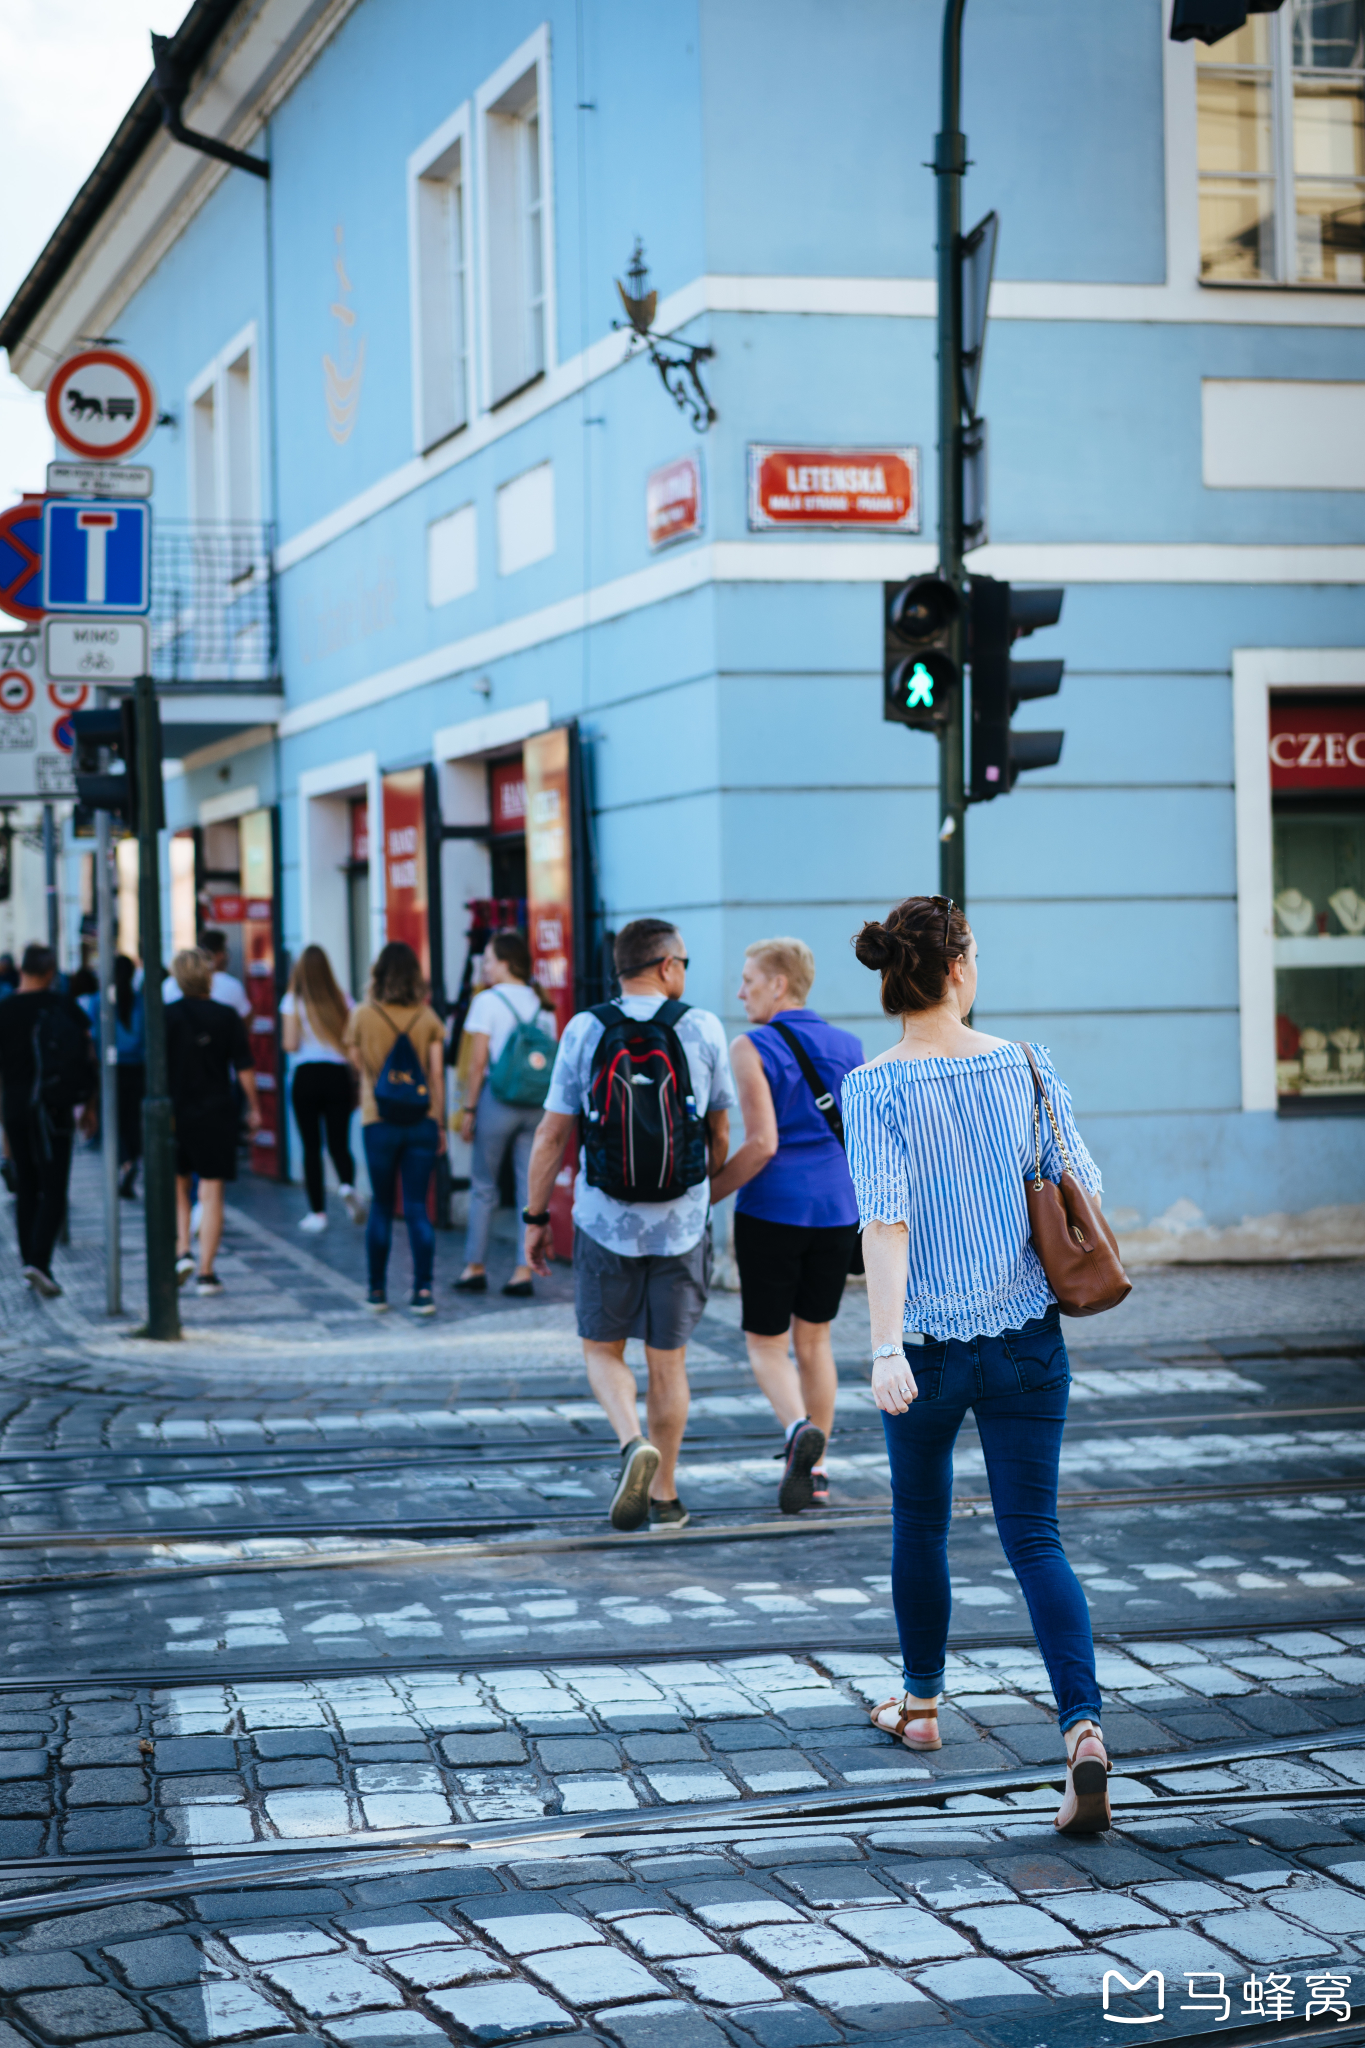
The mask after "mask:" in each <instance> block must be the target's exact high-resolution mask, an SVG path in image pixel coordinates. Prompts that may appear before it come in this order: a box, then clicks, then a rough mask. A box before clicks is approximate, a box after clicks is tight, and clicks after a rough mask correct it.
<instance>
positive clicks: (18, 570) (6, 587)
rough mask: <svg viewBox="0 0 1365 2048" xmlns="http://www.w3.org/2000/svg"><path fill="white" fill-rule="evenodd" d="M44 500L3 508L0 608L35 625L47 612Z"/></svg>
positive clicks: (0, 545)
mask: <svg viewBox="0 0 1365 2048" xmlns="http://www.w3.org/2000/svg"><path fill="white" fill-rule="evenodd" d="M42 595H43V501H42V498H41V497H29V498H24V499H22V500H21V501H20V503H19V504H17V505H11V506H10V507H9V509H8V510H7V511H5V512H0V612H8V613H9V615H10V617H11V618H12V619H22V620H23V622H24V624H25V625H26V626H32V625H35V624H36V623H37V621H38V620H39V619H41V618H42V616H43V606H42Z"/></svg>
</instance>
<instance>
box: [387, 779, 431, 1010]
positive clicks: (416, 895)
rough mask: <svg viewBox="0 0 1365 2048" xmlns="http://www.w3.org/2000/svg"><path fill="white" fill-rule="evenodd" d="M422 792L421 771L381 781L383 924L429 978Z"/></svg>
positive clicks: (424, 812) (425, 846)
mask: <svg viewBox="0 0 1365 2048" xmlns="http://www.w3.org/2000/svg"><path fill="white" fill-rule="evenodd" d="M425 790H426V784H425V776H424V773H423V770H422V769H420V768H402V769H399V770H398V771H397V773H396V774H393V775H386V776H385V777H384V782H383V804H384V919H385V930H386V932H387V934H388V936H389V938H390V939H402V940H403V941H404V942H405V943H406V944H407V945H409V946H411V947H412V950H413V952H414V953H415V954H416V955H417V958H418V959H419V960H420V961H421V963H422V972H423V974H425V975H430V973H431V943H430V938H429V934H428V929H427V825H426V795H425Z"/></svg>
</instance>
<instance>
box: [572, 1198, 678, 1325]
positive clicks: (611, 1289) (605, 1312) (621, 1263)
mask: <svg viewBox="0 0 1365 2048" xmlns="http://www.w3.org/2000/svg"><path fill="white" fill-rule="evenodd" d="M710 1288H711V1230H710V1226H709V1224H708V1226H707V1228H706V1230H705V1231H704V1232H703V1233H702V1237H701V1241H700V1243H698V1244H694V1245H693V1247H692V1249H691V1251H686V1252H676V1253H674V1254H672V1255H671V1256H669V1257H661V1256H656V1255H655V1254H653V1253H647V1254H646V1255H645V1256H644V1257H643V1258H639V1259H632V1258H627V1257H626V1255H625V1254H624V1253H623V1252H610V1251H608V1250H607V1248H606V1246H605V1245H601V1244H599V1243H598V1242H597V1239H596V1238H595V1237H589V1236H588V1235H587V1234H586V1232H584V1231H582V1230H578V1229H575V1230H574V1234H573V1299H574V1309H575V1311H576V1312H577V1316H578V1334H579V1336H580V1337H588V1338H591V1339H592V1340H593V1342H595V1343H598V1344H619V1343H620V1341H621V1339H622V1338H623V1337H643V1339H644V1341H645V1343H646V1344H648V1345H649V1346H650V1347H651V1348H652V1349H653V1350H655V1351H681V1349H682V1347H683V1346H684V1344H686V1342H687V1340H688V1338H689V1337H690V1336H691V1335H692V1332H693V1331H694V1330H695V1329H696V1327H697V1324H698V1323H699V1322H700V1320H701V1314H702V1310H703V1309H704V1308H705V1307H706V1297H707V1295H708V1293H709V1292H710Z"/></svg>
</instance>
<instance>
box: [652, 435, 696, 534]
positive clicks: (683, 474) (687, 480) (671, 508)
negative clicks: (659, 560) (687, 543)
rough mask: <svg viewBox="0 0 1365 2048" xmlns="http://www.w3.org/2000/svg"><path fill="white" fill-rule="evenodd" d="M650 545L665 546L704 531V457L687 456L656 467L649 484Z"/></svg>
mask: <svg viewBox="0 0 1365 2048" xmlns="http://www.w3.org/2000/svg"><path fill="white" fill-rule="evenodd" d="M645 522H646V525H647V527H648V531H649V545H650V546H651V547H652V548H664V547H667V546H668V543H669V542H670V541H673V540H686V539H687V538H688V537H689V536H690V535H692V534H694V533H700V532H701V457H700V455H696V454H693V455H683V456H680V457H679V459H678V460H677V461H676V462H666V463H665V464H664V466H663V468H662V469H652V470H651V471H650V473H649V477H648V480H647V482H646V484H645Z"/></svg>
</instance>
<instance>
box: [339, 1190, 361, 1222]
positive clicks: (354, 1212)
mask: <svg viewBox="0 0 1365 2048" xmlns="http://www.w3.org/2000/svg"><path fill="white" fill-rule="evenodd" d="M339 1193H340V1195H341V1201H342V1206H343V1208H344V1209H345V1211H346V1214H347V1215H348V1216H349V1217H350V1219H351V1221H352V1223H363V1222H364V1221H365V1197H364V1196H363V1195H358V1194H357V1193H356V1191H355V1189H354V1188H341V1189H340V1190H339Z"/></svg>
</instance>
